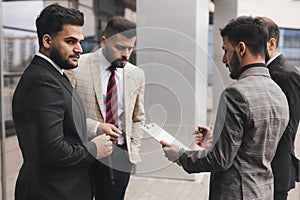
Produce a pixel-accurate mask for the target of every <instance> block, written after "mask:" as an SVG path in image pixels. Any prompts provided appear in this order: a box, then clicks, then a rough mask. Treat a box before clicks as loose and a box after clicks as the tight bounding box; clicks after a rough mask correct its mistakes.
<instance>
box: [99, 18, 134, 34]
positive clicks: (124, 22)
mask: <svg viewBox="0 0 300 200" xmlns="http://www.w3.org/2000/svg"><path fill="white" fill-rule="evenodd" d="M118 33H120V34H122V35H123V36H125V37H127V38H132V37H134V36H136V24H135V23H134V22H131V21H129V20H128V19H125V18H124V17H120V16H117V17H113V18H111V19H110V20H109V21H108V23H107V25H106V28H105V31H104V36H105V37H106V38H109V37H111V36H113V35H116V34H118Z"/></svg>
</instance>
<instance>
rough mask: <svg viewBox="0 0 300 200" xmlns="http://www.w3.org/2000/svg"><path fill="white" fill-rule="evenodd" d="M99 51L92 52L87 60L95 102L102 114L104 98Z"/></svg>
mask: <svg viewBox="0 0 300 200" xmlns="http://www.w3.org/2000/svg"><path fill="white" fill-rule="evenodd" d="M98 54H99V51H96V52H94V53H93V56H92V59H91V60H90V62H89V67H90V69H91V72H92V81H93V86H94V90H95V94H96V99H97V103H98V105H99V107H100V112H101V114H102V116H104V113H105V112H104V111H105V110H104V103H103V102H104V100H103V91H102V80H101V78H102V77H101V71H100V61H99V57H98Z"/></svg>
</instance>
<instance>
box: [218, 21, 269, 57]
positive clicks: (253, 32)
mask: <svg viewBox="0 0 300 200" xmlns="http://www.w3.org/2000/svg"><path fill="white" fill-rule="evenodd" d="M220 32H221V36H222V37H225V36H226V37H228V41H229V42H230V43H231V44H233V45H236V44H238V43H239V42H244V43H245V44H246V45H247V47H248V48H249V50H250V52H251V53H252V54H253V55H261V56H263V57H264V56H265V52H266V51H267V37H268V31H267V29H266V28H265V27H264V25H263V23H262V22H261V21H259V20H257V19H256V18H253V17H251V16H240V17H237V18H235V19H231V20H230V21H229V23H228V24H227V25H226V26H225V27H224V28H220Z"/></svg>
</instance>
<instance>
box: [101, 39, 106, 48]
mask: <svg viewBox="0 0 300 200" xmlns="http://www.w3.org/2000/svg"><path fill="white" fill-rule="evenodd" d="M105 43H106V37H105V36H102V37H101V38H100V44H101V47H102V48H103V47H104V45H105Z"/></svg>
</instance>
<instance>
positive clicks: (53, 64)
mask: <svg viewBox="0 0 300 200" xmlns="http://www.w3.org/2000/svg"><path fill="white" fill-rule="evenodd" d="M36 55H37V56H40V57H42V58H44V59H45V60H47V61H48V62H49V63H51V65H52V66H53V67H54V68H55V69H57V70H58V71H59V73H61V75H64V70H63V69H62V68H60V67H59V66H58V65H57V64H55V62H53V60H51V59H50V58H49V57H47V56H45V55H44V54H42V53H40V52H37V53H36Z"/></svg>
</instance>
